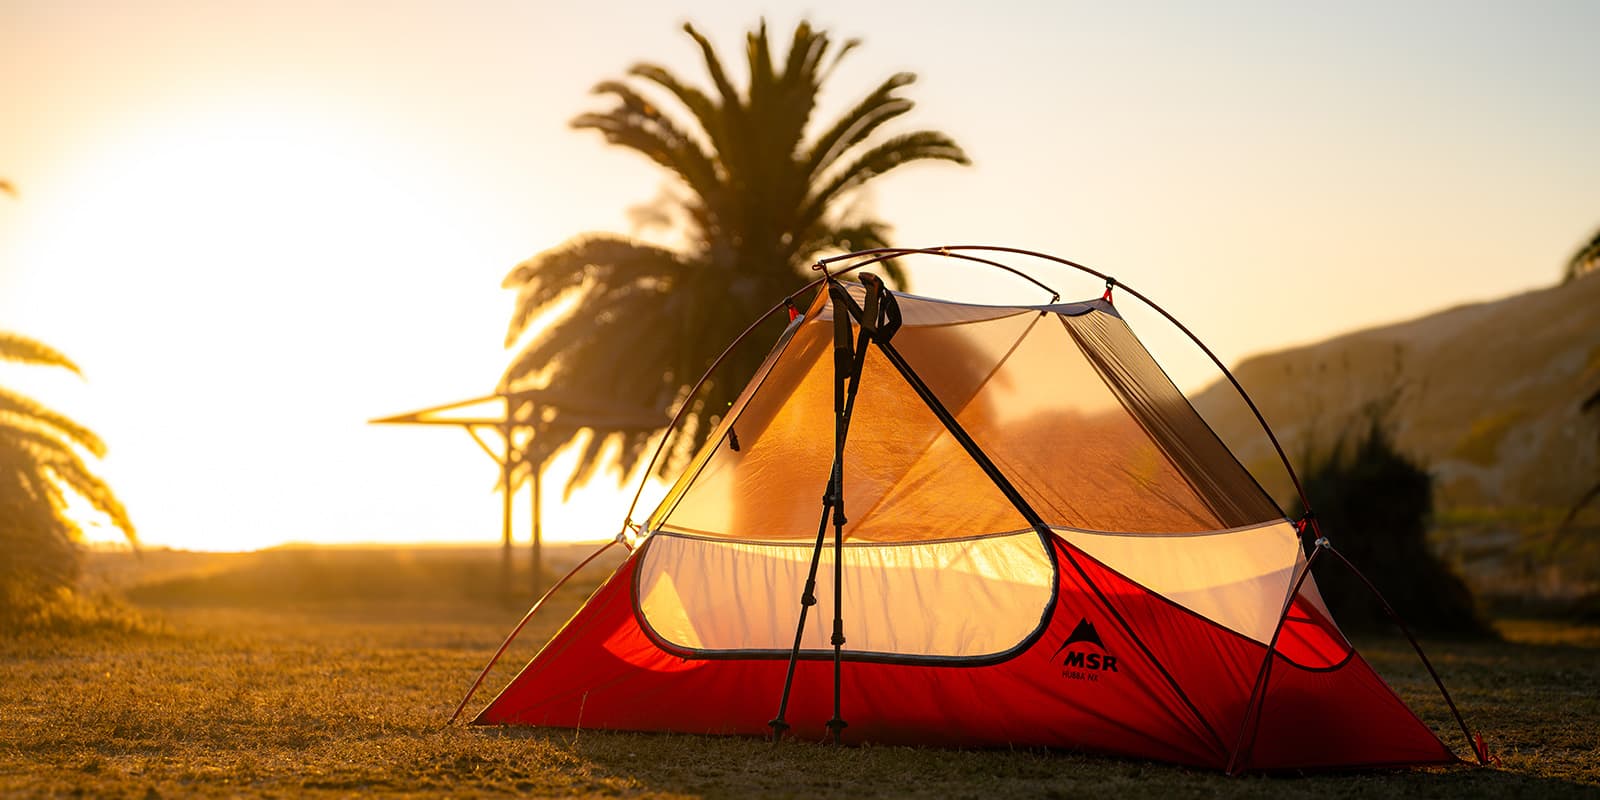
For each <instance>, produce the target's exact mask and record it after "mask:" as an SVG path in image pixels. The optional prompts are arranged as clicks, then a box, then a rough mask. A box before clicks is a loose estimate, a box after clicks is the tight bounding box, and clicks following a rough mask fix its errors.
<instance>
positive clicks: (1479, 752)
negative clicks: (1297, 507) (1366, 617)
mask: <svg viewBox="0 0 1600 800" xmlns="http://www.w3.org/2000/svg"><path fill="white" fill-rule="evenodd" d="M1327 549H1328V552H1330V553H1333V554H1334V555H1336V556H1338V557H1339V560H1340V561H1342V562H1344V565H1345V566H1346V567H1349V568H1350V572H1351V573H1352V574H1354V575H1355V576H1356V577H1357V578H1360V579H1361V582H1362V583H1364V584H1366V586H1367V588H1368V589H1370V590H1371V591H1372V596H1373V597H1376V598H1378V602H1379V603H1381V604H1382V605H1383V610H1384V613H1386V614H1388V615H1389V619H1390V620H1392V621H1393V622H1394V624H1395V627H1397V628H1399V629H1400V632H1401V633H1403V634H1405V637H1406V641H1408V642H1410V643H1411V649H1412V650H1415V651H1416V652H1417V659H1418V660H1420V661H1421V662H1422V666H1423V667H1426V668H1427V670H1428V675H1429V676H1430V677H1432V678H1433V685H1434V686H1437V687H1439V694H1440V695H1442V696H1443V697H1444V702H1445V705H1448V706H1449V707H1450V714H1451V715H1452V716H1454V717H1455V718H1456V724H1457V725H1459V726H1461V735H1462V736H1465V737H1466V738H1467V749H1469V750H1471V751H1472V754H1473V755H1474V756H1475V757H1476V758H1477V759H1478V763H1479V764H1480V765H1483V764H1487V763H1489V761H1490V760H1491V759H1490V757H1489V751H1488V748H1487V747H1485V746H1483V745H1482V744H1481V743H1480V742H1479V741H1478V740H1477V739H1474V738H1473V736H1472V731H1471V729H1469V728H1468V727H1467V721H1466V719H1464V718H1463V717H1462V716H1461V712H1460V711H1459V710H1457V709H1456V701H1455V700H1453V699H1451V698H1450V691H1449V690H1448V689H1446V688H1444V681H1443V680H1442V679H1440V677H1439V673H1438V672H1437V671H1435V670H1434V668H1433V662H1432V661H1429V660H1428V654H1427V653H1424V652H1422V645H1420V644H1418V643H1417V637H1416V636H1414V635H1412V633H1411V626H1409V625H1407V624H1406V622H1405V620H1403V619H1401V618H1400V614H1399V613H1398V612H1396V611H1395V610H1394V606H1391V605H1389V600H1388V599H1387V598H1385V597H1384V596H1383V592H1380V591H1378V587H1377V586H1376V585H1374V584H1373V582H1372V581H1370V580H1368V579H1367V576H1366V575H1364V574H1362V572H1361V570H1359V569H1356V565H1355V564H1353V563H1351V562H1350V559H1348V558H1346V557H1345V555H1344V553H1341V552H1339V551H1338V550H1335V549H1334V548H1332V547H1328V548H1327Z"/></svg>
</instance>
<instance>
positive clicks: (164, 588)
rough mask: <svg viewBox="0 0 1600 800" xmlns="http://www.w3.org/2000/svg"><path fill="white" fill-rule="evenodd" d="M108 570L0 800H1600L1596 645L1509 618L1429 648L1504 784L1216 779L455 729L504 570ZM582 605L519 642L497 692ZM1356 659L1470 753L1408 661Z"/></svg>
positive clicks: (38, 644)
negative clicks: (131, 611)
mask: <svg viewBox="0 0 1600 800" xmlns="http://www.w3.org/2000/svg"><path fill="white" fill-rule="evenodd" d="M119 558H120V557H119ZM185 559H188V560H187V561H186V560H185ZM98 567H99V569H98V574H100V575H102V576H103V577H104V579H105V580H107V581H109V582H110V583H112V584H115V585H118V586H121V587H123V590H124V591H125V593H126V595H127V596H128V597H129V598H130V602H132V603H134V604H136V606H137V607H138V608H140V609H143V613H144V614H145V615H146V617H147V618H148V619H150V620H153V622H152V624H150V625H147V626H146V629H145V630H138V631H133V632H128V631H112V630H107V631H103V632H100V633H92V634H88V635H79V636H57V635H47V634H35V635H26V636H19V637H11V638H8V639H6V640H4V641H0V730H3V731H4V733H3V735H0V796H7V797H9V796H30V795H84V796H94V797H140V798H150V797H174V796H197V795H198V796H236V795H261V796H280V797H299V796H348V795H351V794H355V793H369V792H371V793H380V794H385V795H400V794H404V795H423V796H429V795H440V796H443V795H449V796H462V795H498V794H506V795H509V794H517V795H532V796H543V795H554V796H567V795H579V796H616V795H624V796H641V797H698V796H711V797H750V796H772V797H790V796H816V795H840V796H843V795H849V796H897V797H974V798H980V797H981V798H997V797H998V798H1004V797H1084V796H1124V795H1133V796H1152V795H1160V796H1164V797H1199V796H1211V795H1228V796H1260V797H1268V796H1271V797H1279V796H1283V795H1310V796H1348V797H1371V796H1402V795H1403V796H1433V797H1462V796H1466V797H1472V796H1496V797H1498V796H1529V797H1561V796H1591V797H1600V749H1597V745H1596V743H1595V741H1594V737H1595V733H1596V729H1597V723H1600V700H1597V697H1596V688H1597V687H1600V658H1597V656H1600V629H1597V628H1593V627H1589V628H1582V627H1573V626H1569V625H1561V624H1556V623H1540V622H1514V623H1504V624H1503V629H1504V630H1505V631H1506V633H1507V635H1508V641H1507V642H1499V643H1486V642H1485V643H1479V642H1475V643H1448V642H1446V643H1436V644H1432V645H1431V646H1430V651H1431V652H1432V654H1433V655H1434V656H1435V658H1436V663H1437V664H1438V665H1439V667H1440V669H1441V671H1442V672H1443V673H1444V675H1445V678H1446V680H1447V681H1448V682H1449V683H1450V685H1451V687H1452V688H1453V689H1454V690H1455V691H1456V693H1457V701H1458V702H1459V703H1460V704H1461V706H1462V707H1463V708H1464V710H1465V711H1466V712H1467V714H1468V716H1469V719H1470V720H1471V721H1472V722H1473V723H1474V725H1475V726H1477V727H1479V728H1481V729H1483V730H1484V731H1485V733H1486V734H1487V735H1488V736H1489V738H1490V742H1491V745H1492V746H1493V747H1494V748H1495V749H1496V750H1497V751H1498V752H1499V754H1500V755H1501V757H1502V759H1503V762H1502V764H1501V765H1500V766H1499V767H1497V768H1492V769H1475V768H1454V769H1443V770H1420V771H1398V772H1378V773H1357V774H1348V775H1319V776H1309V777H1297V776H1289V777H1283V776H1279V777H1262V776H1253V777H1245V778H1227V777H1224V776H1221V775H1217V774H1212V773H1206V772H1196V771H1191V770H1186V769H1181V768H1176V767H1170V766H1166V765H1161V764H1153V763H1144V762H1137V761H1129V760H1119V759H1110V758H1100V757H1094V756H1086V755H1081V754H1074V753H1060V752H1042V751H973V752H968V751H948V750H921V749H912V748H886V747H859V748H833V747H827V746H823V745H813V744H805V743H792V742H791V743H785V744H783V745H781V746H779V747H776V748H774V747H772V746H771V745H769V744H767V743H765V742H762V741H756V740H749V739H730V738H703V737H692V736H677V735H640V734H619V733H603V732H599V731H581V732H574V731H568V730H552V731H492V730H472V729H467V728H464V727H460V726H457V727H444V726H443V721H444V719H445V718H446V717H447V716H448V715H449V713H450V711H451V709H452V708H453V707H454V705H455V703H456V702H457V700H459V697H460V693H461V692H462V691H463V690H464V689H465V686H466V684H467V683H468V682H469V681H470V680H471V678H472V676H474V675H475V674H476V671H477V670H478V669H479V668H481V666H482V663H483V662H484V660H485V659H486V657H487V656H488V654H489V653H491V652H492V651H493V648H494V647H495V646H496V645H497V644H498V643H499V640H500V637H501V636H503V635H504V633H505V632H506V631H507V630H508V629H509V627H510V626H511V624H513V623H514V622H515V620H516V618H517V617H518V616H519V613H518V612H516V611H512V610H507V609H506V608H504V607H502V606H501V605H500V604H498V603H496V602H493V600H492V597H491V595H492V591H491V588H492V587H497V586H498V582H497V579H498V575H499V573H498V569H497V568H496V567H495V566H494V559H493V557H492V554H483V553H479V554H471V553H463V552H454V551H436V552H432V551H415V552H397V551H363V552H355V553H350V552H340V551H332V552H320V551H312V552H288V553H267V554H257V555H249V556H230V557H219V556H206V557H179V556H172V555H164V554H153V555H152V556H151V557H150V558H149V559H147V560H146V562H143V563H134V562H126V561H125V560H123V561H118V560H117V559H109V560H108V559H104V558H102V559H101V560H100V562H99V564H98ZM592 586H593V582H592V581H591V582H590V584H589V587H591V588H592ZM486 587H488V588H486ZM583 594H585V591H584V590H583V588H580V589H579V590H578V591H574V592H570V593H568V594H567V595H566V599H565V600H564V601H563V602H562V603H561V604H559V607H557V608H554V609H551V611H552V612H553V613H550V614H547V615H544V616H543V618H542V620H540V621H539V622H536V623H535V624H534V625H533V626H531V627H530V629H529V631H528V633H527V634H526V635H525V636H524V639H523V640H522V641H521V642H519V644H518V646H517V647H516V648H515V649H514V651H513V652H512V653H511V654H510V656H508V658H507V659H506V666H505V667H504V668H501V669H497V671H496V674H495V675H493V676H492V677H491V679H490V682H489V686H488V687H487V691H488V692H492V691H493V690H494V689H496V688H498V686H499V685H501V684H503V683H504V682H505V681H506V680H507V679H509V677H510V675H511V674H512V672H514V670H515V669H516V668H517V667H519V666H520V665H521V664H522V663H523V662H525V661H526V659H527V658H528V656H529V655H531V653H532V651H533V649H534V648H535V647H536V646H537V644H538V642H540V641H542V640H543V639H544V638H545V637H548V636H549V635H550V634H552V633H553V632H554V630H555V627H556V626H557V625H559V624H560V622H561V621H562V620H563V619H564V618H565V615H566V614H567V613H570V611H571V610H572V609H573V608H574V607H575V606H576V604H577V602H578V599H579V598H580V597H581V596H582V595H583ZM1361 644H1362V649H1363V651H1364V652H1365V654H1366V655H1367V656H1368V658H1369V659H1370V660H1371V661H1373V663H1374V664H1375V666H1377V667H1378V669H1379V670H1380V671H1382V672H1384V673H1385V674H1386V675H1388V676H1390V678H1391V680H1392V681H1393V682H1394V684H1395V686H1396V688H1397V689H1398V690H1399V691H1400V693H1401V694H1402V696H1404V697H1406V698H1407V700H1408V701H1411V702H1412V703H1413V705H1414V707H1416V708H1418V710H1419V712H1420V713H1421V714H1423V716H1424V718H1425V719H1427V720H1428V721H1429V722H1430V723H1432V724H1434V725H1435V726H1436V728H1437V729H1439V730H1441V731H1443V732H1444V733H1445V735H1446V740H1447V741H1448V742H1450V743H1451V744H1452V745H1459V741H1458V734H1456V733H1454V732H1453V731H1451V729H1450V728H1448V727H1447V725H1448V717H1447V716H1445V711H1444V709H1443V706H1442V704H1441V703H1439V702H1438V701H1437V700H1436V699H1435V698H1434V694H1433V689H1432V686H1431V684H1430V683H1429V682H1428V679H1427V677H1426V675H1425V674H1422V673H1420V671H1419V670H1416V669H1415V668H1414V667H1413V665H1412V664H1413V660H1412V659H1411V658H1410V656H1409V654H1408V652H1407V648H1406V646H1405V644H1404V643H1403V642H1396V641H1388V640H1377V641H1371V642H1364V643H1361ZM487 699H488V694H487V693H486V694H485V695H483V696H481V697H480V698H478V699H476V700H475V701H474V703H473V707H474V709H475V708H476V707H477V706H479V705H480V704H481V703H482V702H485V701H486V700H487Z"/></svg>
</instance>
